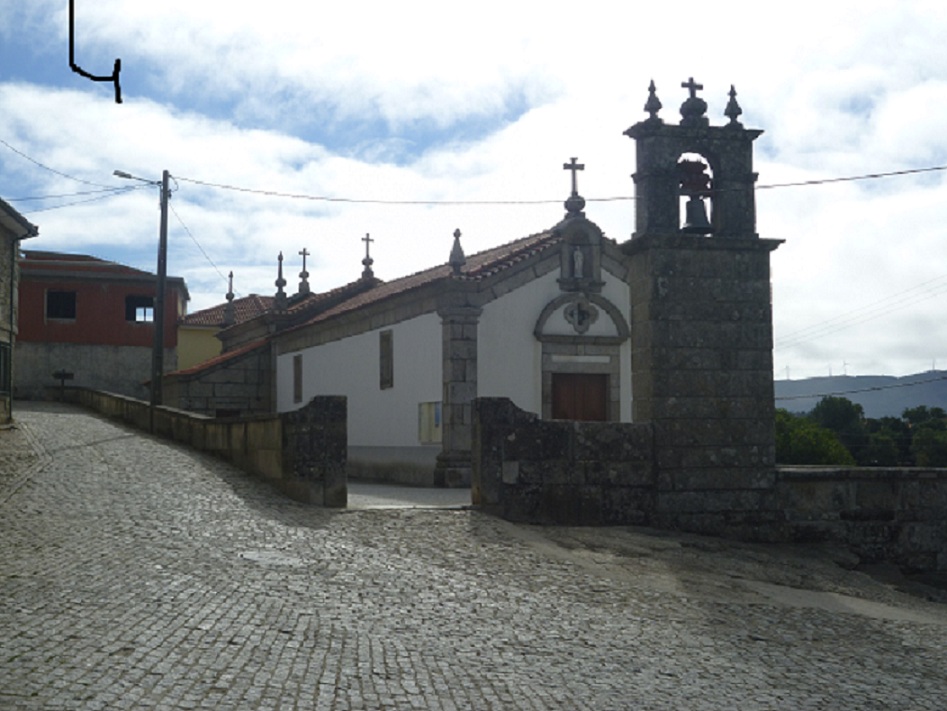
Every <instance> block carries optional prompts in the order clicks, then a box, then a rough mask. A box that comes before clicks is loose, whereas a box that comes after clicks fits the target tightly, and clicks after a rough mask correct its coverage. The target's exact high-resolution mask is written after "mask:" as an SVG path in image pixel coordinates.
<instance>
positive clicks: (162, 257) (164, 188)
mask: <svg viewBox="0 0 947 711" xmlns="http://www.w3.org/2000/svg"><path fill="white" fill-rule="evenodd" d="M170 177H171V176H170V174H169V173H168V171H167V170H165V171H163V172H162V173H161V227H160V230H159V233H158V288H157V293H156V294H155V314H154V317H155V345H154V349H153V351H152V356H151V431H152V432H154V429H155V422H154V419H155V416H154V409H155V407H157V406H158V405H160V404H161V377H162V375H163V374H164V292H165V285H166V284H167V281H168V199H169V198H170V194H169V189H168V180H169V178H170Z"/></svg>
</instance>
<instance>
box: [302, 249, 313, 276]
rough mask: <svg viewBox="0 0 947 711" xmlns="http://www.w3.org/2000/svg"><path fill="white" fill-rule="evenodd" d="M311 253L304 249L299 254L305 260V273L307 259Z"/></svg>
mask: <svg viewBox="0 0 947 711" xmlns="http://www.w3.org/2000/svg"><path fill="white" fill-rule="evenodd" d="M310 254H311V252H310V251H309V250H308V249H306V248H305V247H303V248H302V251H301V252H300V253H299V256H301V257H302V258H303V271H306V257H308V256H309V255H310Z"/></svg>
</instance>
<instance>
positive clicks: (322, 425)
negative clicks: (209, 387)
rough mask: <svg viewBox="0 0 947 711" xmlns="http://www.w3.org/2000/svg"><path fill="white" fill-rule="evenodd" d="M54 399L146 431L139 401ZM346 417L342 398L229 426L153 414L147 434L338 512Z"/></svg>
mask: <svg viewBox="0 0 947 711" xmlns="http://www.w3.org/2000/svg"><path fill="white" fill-rule="evenodd" d="M55 394H56V396H62V397H63V399H65V400H66V401H67V402H73V403H75V404H78V405H81V406H83V407H87V408H89V409H91V410H94V411H96V412H99V413H101V414H103V415H105V416H106V417H109V418H112V419H116V420H121V421H122V422H124V423H126V424H129V425H132V426H133V427H136V428H138V429H141V430H144V431H146V432H150V431H152V429H151V408H150V406H149V403H147V402H144V401H142V400H136V399H134V398H130V397H125V396H123V395H116V394H114V393H106V392H102V391H98V390H89V389H86V388H65V390H62V391H60V389H59V388H56V389H55ZM346 418H347V412H346V400H345V398H344V397H341V396H330V397H316V398H313V399H312V400H311V401H310V403H309V404H308V405H306V406H305V407H303V408H301V409H299V410H296V411H294V412H291V413H284V414H282V415H271V416H259V417H249V418H233V419H214V418H210V417H207V416H204V415H198V414H195V413H192V412H185V411H183V410H175V409H173V408H169V407H157V408H155V411H154V430H153V432H154V434H156V435H158V436H160V437H165V438H167V439H171V440H174V441H175V442H180V443H182V444H185V445H187V446H189V447H193V448H194V449H197V450H199V451H201V452H207V453H209V454H213V455H215V456H218V457H221V458H222V459H225V460H227V461H229V462H232V463H233V464H234V465H235V466H237V467H239V468H240V469H242V470H244V471H246V472H248V473H250V474H253V475H254V476H258V477H260V478H262V479H265V480H267V481H269V482H271V483H273V484H274V485H275V486H276V487H277V488H278V489H280V490H281V491H283V492H285V493H286V494H287V495H289V496H291V497H292V498H294V499H296V500H298V501H304V502H307V503H314V504H318V505H321V506H331V507H341V508H344V507H345V506H346V503H347V499H348V493H347V492H348V489H347V483H346V477H345V463H346V443H347V429H346Z"/></svg>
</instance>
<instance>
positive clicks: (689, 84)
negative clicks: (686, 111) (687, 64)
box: [681, 77, 704, 99]
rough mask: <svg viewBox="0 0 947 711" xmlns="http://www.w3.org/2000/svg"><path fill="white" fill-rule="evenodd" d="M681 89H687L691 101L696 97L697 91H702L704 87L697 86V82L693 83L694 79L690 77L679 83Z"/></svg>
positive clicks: (701, 85)
mask: <svg viewBox="0 0 947 711" xmlns="http://www.w3.org/2000/svg"><path fill="white" fill-rule="evenodd" d="M681 88H682V89H687V90H688V91H689V92H690V93H691V98H692V99H693V98H694V97H696V96H697V90H698V89H703V88H704V85H703V84H698V83H697V82H695V81H694V77H691V78H690V79H688V80H687V81H685V82H681Z"/></svg>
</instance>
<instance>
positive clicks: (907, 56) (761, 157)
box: [0, 0, 947, 379]
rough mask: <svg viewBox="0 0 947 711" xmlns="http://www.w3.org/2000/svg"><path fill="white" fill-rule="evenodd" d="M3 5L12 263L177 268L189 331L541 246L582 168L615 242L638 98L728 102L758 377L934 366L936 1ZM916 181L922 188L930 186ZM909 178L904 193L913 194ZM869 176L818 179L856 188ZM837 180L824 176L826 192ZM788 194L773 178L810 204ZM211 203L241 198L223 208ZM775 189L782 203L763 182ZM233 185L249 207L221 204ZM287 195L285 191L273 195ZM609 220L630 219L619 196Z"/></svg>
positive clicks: (717, 120)
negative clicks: (254, 300) (764, 339)
mask: <svg viewBox="0 0 947 711" xmlns="http://www.w3.org/2000/svg"><path fill="white" fill-rule="evenodd" d="M74 9H75V24H74V34H73V40H74V44H73V48H74V59H75V63H76V65H77V66H79V67H80V68H81V69H83V70H84V71H86V72H88V73H90V74H93V75H97V76H104V75H110V74H111V73H112V69H113V65H114V62H115V60H116V59H117V58H120V59H121V63H122V68H121V73H120V81H121V91H122V99H123V101H122V103H121V104H118V103H116V102H115V91H114V87H113V84H112V83H110V82H93V81H90V80H89V79H87V78H84V77H83V76H80V75H79V74H77V73H75V72H73V71H72V70H71V68H70V65H69V49H70V23H69V2H68V0H28V1H27V0H0V197H2V198H3V199H5V200H6V201H7V202H9V203H10V204H11V205H13V206H14V207H15V208H16V209H17V210H19V211H20V212H21V213H22V214H23V215H25V216H26V217H27V218H28V219H29V220H30V221H32V222H33V223H34V224H36V225H38V226H39V229H40V236H39V237H37V238H35V239H33V240H29V241H27V242H26V243H24V247H25V248H32V249H45V250H54V251H66V252H75V253H81V254H90V255H94V256H97V257H100V258H103V259H109V260H114V261H117V262H121V263H124V264H128V265H131V266H134V267H137V268H140V269H145V270H148V271H152V272H154V271H156V264H157V242H158V225H159V191H158V188H157V187H155V186H154V185H151V184H149V182H137V181H129V180H122V179H119V178H117V177H115V176H114V175H113V171H115V170H121V171H125V172H127V173H130V174H132V175H135V176H138V177H140V178H142V179H143V180H144V181H159V180H160V179H161V174H162V171H163V170H168V171H169V172H170V174H171V175H172V181H171V187H172V191H173V192H172V197H171V201H170V204H171V214H170V215H169V232H168V245H169V247H168V250H169V251H168V273H169V274H170V275H173V276H180V277H183V278H184V279H185V280H186V282H187V285H188V288H189V290H190V294H191V302H190V304H189V306H188V310H189V311H191V312H193V311H196V310H199V309H202V308H206V307H209V306H212V305H214V304H217V303H220V302H221V301H223V299H224V295H225V293H226V292H227V274H228V273H229V272H231V271H232V272H233V274H234V291H235V292H236V293H237V294H238V295H247V294H250V293H258V294H273V293H274V292H275V290H276V287H275V286H274V281H275V280H276V276H277V275H276V266H277V255H278V254H279V253H280V252H281V251H282V252H283V254H284V256H285V262H284V269H285V272H286V275H285V276H286V279H287V281H288V282H289V286H288V287H287V290H289V291H290V292H291V293H292V291H293V290H294V289H295V285H296V284H297V283H298V276H297V275H298V273H299V272H300V271H301V269H302V263H301V260H302V257H301V256H300V255H299V252H300V251H301V250H303V249H304V248H305V249H306V250H307V251H308V252H309V253H310V256H309V257H308V262H307V270H308V271H309V273H310V277H309V281H310V284H311V287H312V289H313V290H316V291H320V290H327V289H331V288H334V287H336V286H340V285H342V284H344V283H347V282H349V281H352V280H354V279H357V278H358V276H359V275H360V274H361V271H362V264H361V260H362V258H363V257H364V256H365V243H364V242H363V241H362V240H363V238H364V237H365V235H366V234H370V235H371V238H372V240H374V241H373V242H372V244H371V256H372V258H373V260H374V265H373V268H374V270H375V274H376V276H378V277H379V278H381V279H393V278H397V277H399V276H403V275H405V274H409V273H413V272H415V271H419V270H421V269H425V268H428V267H430V266H433V265H435V264H438V263H443V262H446V261H447V258H448V255H449V253H450V249H451V245H452V243H453V236H452V235H453V232H454V230H455V229H460V231H461V233H462V237H461V242H462V245H463V247H464V249H465V251H466V252H467V253H468V254H470V253H473V252H476V251H479V250H482V249H486V248H489V247H493V246H496V245H498V244H502V243H505V242H509V241H511V240H514V239H517V238H519V237H522V236H525V235H528V234H533V233H536V232H540V231H543V230H545V229H548V228H550V227H552V226H553V225H555V224H556V223H557V222H558V221H559V220H560V219H561V218H562V217H563V215H564V208H563V205H562V202H563V201H564V200H565V198H566V197H568V195H569V191H570V187H571V185H570V173H568V172H566V171H564V170H563V164H564V163H566V162H568V161H569V159H570V158H571V157H577V158H578V159H579V162H581V163H582V164H584V165H585V166H586V167H585V170H584V171H583V172H582V173H580V174H579V192H580V193H581V194H582V195H583V196H584V197H585V198H586V200H587V206H586V215H587V216H588V217H589V218H590V219H591V220H593V221H595V222H596V223H597V224H598V225H599V226H600V227H601V228H602V229H603V230H604V232H605V234H606V235H607V236H609V237H611V238H613V239H615V240H618V241H619V242H623V241H625V240H627V239H629V238H630V236H631V234H632V232H633V230H634V200H633V196H634V186H633V183H632V180H631V177H630V176H631V174H632V173H633V172H634V169H635V167H634V166H635V152H634V143H633V141H631V140H630V139H629V138H628V137H626V136H623V135H622V132H623V131H624V130H625V129H626V128H628V127H629V126H631V125H632V124H634V123H637V122H638V121H641V120H643V119H645V118H647V114H646V113H645V112H644V110H643V106H644V103H645V101H646V100H647V97H648V91H647V90H648V84H649V82H650V81H651V80H654V82H655V84H656V86H657V93H658V96H659V98H660V100H661V101H662V103H663V105H664V108H663V109H662V112H661V114H660V115H661V117H662V118H663V119H664V120H665V121H666V122H668V123H677V121H678V120H679V114H678V107H679V106H680V103H681V102H683V100H684V99H685V98H686V97H687V91H686V90H685V89H683V88H681V83H682V82H684V81H686V80H687V79H688V78H689V77H694V78H695V79H696V81H698V82H700V83H701V84H703V86H704V89H703V90H702V91H701V92H700V96H701V97H702V98H704V99H705V100H706V101H707V103H708V105H709V108H708V116H709V117H710V119H711V123H712V124H715V125H723V124H724V123H726V121H727V119H726V118H725V117H724V116H723V110H724V107H725V106H726V102H727V98H728V97H727V93H728V91H729V90H730V86H731V85H734V86H735V88H736V91H737V98H738V101H739V102H740V105H741V107H742V109H743V112H744V113H743V115H742V117H741V121H742V123H743V124H744V125H745V126H746V127H748V128H758V129H762V130H763V131H764V133H763V135H762V136H761V137H760V138H759V139H758V140H757V141H756V144H755V147H756V152H755V163H754V167H755V169H756V171H757V172H758V173H759V181H758V190H757V229H758V232H759V234H760V236H761V237H765V238H773V239H780V240H785V243H784V244H782V245H781V246H780V248H779V249H778V250H777V251H776V252H774V253H773V255H772V273H773V309H774V330H775V353H774V368H775V375H776V377H777V378H785V377H790V378H792V379H799V378H804V377H813V376H824V375H829V374H834V375H841V374H848V375H867V374H876V375H880V374H885V375H906V374H910V373H916V372H922V371H926V370H930V369H933V368H937V369H947V318H944V313H945V311H947V309H945V306H947V259H945V249H944V239H943V235H944V233H945V230H947V170H943V168H945V166H947V131H945V130H944V117H945V116H947V43H945V41H944V37H947V3H943V2H940V1H937V2H924V1H921V0H901V1H900V2H873V1H872V0H859V1H858V2H850V1H849V0H822V1H821V2H818V3H816V2H808V1H802V2H796V3H780V4H778V5H777V4H769V3H766V4H761V3H758V2H753V3H751V2H727V1H726V0H722V1H720V2H715V3H707V2H689V1H688V0H685V1H683V2H676V3H647V4H645V3H618V2H614V1H613V2H597V1H596V0H588V1H587V2H585V3H582V4H576V3H565V2H559V1H558V0H553V1H551V2H547V3H542V4H540V3H536V2H521V0H505V2H495V1H494V0H483V1H482V2H478V3H464V4H460V3H456V4H454V3H444V2H427V1H422V0H404V1H403V2H400V3H390V2H385V3H383V2H379V1H378V0H373V1H370V2H360V1H359V0H350V1H349V2H346V3H321V2H303V1H302V0H268V1H267V2H249V1H248V0H227V1H224V0H200V1H199V2H195V1H194V0H162V2H160V3H144V2H127V1H126V0H94V1H92V0H74ZM930 169H933V170H930ZM914 171H918V172H914ZM891 173H896V174H897V175H885V176H884V177H875V178H866V179H859V180H843V181H839V180H835V179H838V178H853V177H860V176H867V175H880V174H891ZM824 181H833V182H824ZM809 182H812V184H807V185H793V186H786V184H787V183H793V184H797V183H809ZM218 186H231V188H224V187H218ZM781 186H782V187H781ZM232 188H239V190H235V189H232ZM287 196H296V197H287ZM614 198H622V199H614Z"/></svg>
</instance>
